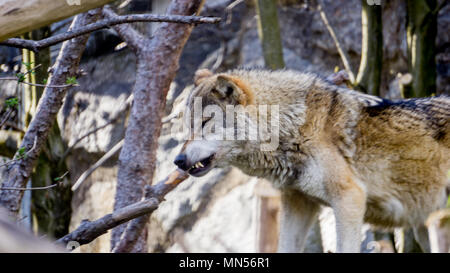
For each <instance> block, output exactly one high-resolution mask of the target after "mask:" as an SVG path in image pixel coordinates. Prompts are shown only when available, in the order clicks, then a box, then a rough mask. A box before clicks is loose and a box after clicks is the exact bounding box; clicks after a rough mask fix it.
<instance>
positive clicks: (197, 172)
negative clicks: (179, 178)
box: [188, 154, 215, 176]
mask: <svg viewBox="0 0 450 273" xmlns="http://www.w3.org/2000/svg"><path fill="white" fill-rule="evenodd" d="M214 156H215V154H212V155H211V156H209V157H207V158H205V159H203V160H200V161H198V162H196V163H195V164H194V165H192V166H191V167H190V168H189V170H188V172H189V174H190V175H193V176H202V175H205V174H206V173H207V172H208V171H209V170H210V169H212V161H213V159H214Z"/></svg>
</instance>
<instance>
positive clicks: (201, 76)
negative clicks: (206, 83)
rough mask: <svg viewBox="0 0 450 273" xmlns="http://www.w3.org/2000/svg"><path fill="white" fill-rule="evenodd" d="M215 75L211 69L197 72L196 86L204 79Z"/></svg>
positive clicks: (195, 76) (195, 77)
mask: <svg viewBox="0 0 450 273" xmlns="http://www.w3.org/2000/svg"><path fill="white" fill-rule="evenodd" d="M212 75H213V73H212V72H211V70H209V69H199V70H197V71H195V75H194V84H195V85H196V86H197V85H199V84H200V83H201V82H202V81H203V80H204V79H206V78H208V77H211V76H212Z"/></svg>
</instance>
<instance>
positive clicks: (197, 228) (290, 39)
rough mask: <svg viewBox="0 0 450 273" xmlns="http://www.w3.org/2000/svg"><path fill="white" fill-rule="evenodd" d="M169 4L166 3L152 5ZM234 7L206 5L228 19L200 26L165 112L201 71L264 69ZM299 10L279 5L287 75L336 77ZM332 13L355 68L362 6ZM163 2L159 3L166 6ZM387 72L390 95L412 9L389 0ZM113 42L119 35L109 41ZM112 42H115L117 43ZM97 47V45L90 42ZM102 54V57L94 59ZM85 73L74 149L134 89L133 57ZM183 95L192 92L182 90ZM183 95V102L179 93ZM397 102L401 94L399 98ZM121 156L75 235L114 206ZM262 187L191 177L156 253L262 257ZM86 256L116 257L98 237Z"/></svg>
mask: <svg viewBox="0 0 450 273" xmlns="http://www.w3.org/2000/svg"><path fill="white" fill-rule="evenodd" d="M154 2H164V1H154ZM231 2H233V1H230V0H228V1H227V0H216V1H207V2H206V4H205V7H204V11H203V14H205V15H213V16H222V17H224V20H223V22H222V23H221V24H220V25H219V26H206V25H200V26H197V27H196V28H195V29H194V31H193V33H192V35H191V37H190V39H189V41H188V43H187V45H186V47H185V49H184V53H183V56H182V58H181V61H180V70H179V72H178V74H177V77H176V80H175V81H174V83H173V84H172V87H171V91H170V93H169V97H168V105H167V109H166V110H167V113H166V114H169V113H170V111H171V110H172V106H173V105H175V106H176V105H177V103H176V102H175V103H174V101H175V100H176V99H177V98H181V97H182V96H183V95H184V94H185V92H188V90H187V89H185V87H186V86H189V85H190V84H191V83H192V77H193V73H194V72H195V71H196V70H197V69H199V68H212V69H213V70H215V71H223V70H226V69H230V68H234V67H239V66H248V67H254V66H263V65H264V63H263V58H262V56H261V52H262V50H261V46H260V44H259V40H258V36H257V32H256V20H255V13H254V11H253V7H252V6H251V5H250V4H248V3H247V1H244V3H241V4H239V5H237V6H236V7H234V9H233V10H232V17H231V23H230V24H227V23H226V21H227V20H226V17H227V15H226V13H225V12H224V10H225V8H226V6H227V5H229V4H230V3H231ZM283 2H288V3H291V2H296V3H300V4H294V5H287V6H280V8H279V19H280V27H281V30H282V38H283V46H284V58H285V63H286V65H287V67H288V68H292V69H297V70H303V71H305V70H307V71H312V72H316V73H319V74H321V75H323V76H328V75H329V74H330V73H332V72H333V71H334V69H335V67H336V66H339V67H341V68H342V64H341V61H340V59H339V55H338V53H337V50H336V48H335V45H334V43H333V41H332V39H331V37H330V35H329V33H328V32H327V30H326V28H325V27H324V25H323V23H322V21H321V20H320V16H319V14H318V13H317V12H316V11H315V10H314V7H313V6H308V4H307V3H308V2H309V1H283ZM323 2H324V5H323V7H324V9H325V12H326V13H327V15H328V17H329V20H330V23H331V24H332V26H333V27H334V29H335V31H336V33H337V35H338V38H339V39H340V41H341V43H342V46H343V48H344V49H345V50H346V51H347V53H348V55H349V56H350V60H351V64H352V67H353V69H354V70H357V68H358V65H359V60H360V52H361V42H360V39H361V16H360V3H359V0H351V1H344V0H339V1H336V0H326V1H323ZM162 4H163V3H158V6H161V5H162ZM448 9H449V7H448V5H447V7H446V8H445V9H444V10H442V11H441V12H440V14H439V32H438V33H439V35H438V36H439V37H438V40H437V44H438V49H439V55H438V71H439V78H438V93H447V94H449V92H450V90H449V86H450V85H449V79H450V74H449V59H450V55H449V54H450V52H449V46H448V45H449V44H450V40H449V39H450V38H449V35H448V34H449V33H450V29H449V28H450V27H449V26H450V24H449V23H448V22H449V21H450V12H448ZM383 25H384V43H385V47H384V50H385V52H384V74H383V87H382V88H383V94H387V93H388V87H389V84H390V83H391V82H392V81H393V80H395V78H396V75H397V73H404V72H406V71H407V64H406V60H407V59H406V32H405V3H404V1H400V0H395V1H388V2H387V3H386V4H385V5H384V6H383ZM108 35H111V33H109V34H108ZM111 39H112V40H114V39H113V38H108V40H109V41H112V40H111ZM91 44H94V45H95V44H96V43H91ZM89 52H95V49H93V51H89ZM83 60H84V61H83V63H82V64H81V66H82V68H83V69H84V70H85V71H86V72H87V75H86V76H84V77H82V78H80V80H79V82H80V87H77V88H76V89H74V90H72V91H71V92H70V94H69V95H68V97H67V99H66V102H65V105H64V108H63V110H62V111H61V113H60V115H59V120H58V122H59V124H60V127H61V128H62V131H63V132H64V139H65V140H66V141H67V143H68V144H69V146H70V145H72V144H73V143H75V142H76V140H77V139H78V138H80V137H81V136H83V135H84V134H86V133H87V132H88V131H89V130H92V128H94V127H99V126H102V125H103V124H105V123H107V122H108V121H109V120H110V119H111V118H113V117H115V116H117V115H118V114H119V113H117V109H118V108H120V107H119V106H120V105H121V104H123V103H124V101H125V100H126V98H127V97H128V95H129V94H130V90H131V88H132V85H133V82H134V71H135V70H134V69H135V58H134V56H133V54H132V53H131V52H130V51H129V50H128V49H124V50H121V51H112V53H109V54H107V55H96V54H93V53H92V54H90V55H89V56H88V57H85V58H84V59H83ZM183 90H184V92H182V91H183ZM180 94H181V95H180ZM393 96H395V94H394V95H393ZM124 123H125V113H123V114H121V116H120V118H119V119H118V120H117V121H116V122H114V123H113V124H111V125H109V126H107V127H105V128H104V129H102V130H99V131H98V132H96V133H94V134H91V135H90V136H88V137H86V138H84V139H83V140H81V141H80V142H78V143H77V144H76V146H75V148H74V150H73V152H72V153H71V155H70V156H69V158H68V165H69V167H70V173H71V175H72V176H71V179H72V180H73V182H74V181H76V179H77V178H78V177H79V176H80V175H81V174H82V173H83V172H84V171H85V170H86V169H87V168H89V166H91V165H92V164H93V163H94V162H95V161H96V160H98V159H99V158H100V157H101V155H102V154H104V153H105V152H106V151H108V150H109V149H111V147H113V146H114V144H115V143H117V142H118V141H119V140H120V139H121V138H123V136H124ZM177 126H179V121H178V120H177V119H173V120H172V121H171V122H170V123H167V124H165V125H164V127H163V130H162V135H161V137H160V139H159V143H160V146H159V150H158V162H157V167H156V168H157V170H156V173H155V177H154V182H156V181H159V180H161V179H162V178H163V177H165V176H166V175H167V174H168V173H169V172H170V171H172V170H173V169H174V165H173V163H172V161H173V159H174V158H175V155H176V154H177V153H178V152H179V150H180V148H181V143H182V137H181V136H180V135H177V134H173V130H172V129H173V128H175V127H177ZM116 161H117V155H116V156H115V157H114V158H112V159H110V160H109V161H108V162H106V163H105V164H104V165H103V166H102V167H101V168H99V169H97V170H96V171H95V172H94V173H93V174H92V175H91V176H90V178H89V179H87V180H86V181H85V182H84V183H83V185H82V186H81V187H80V188H79V189H78V190H77V191H76V192H75V193H74V198H73V202H72V209H73V217H72V222H71V229H74V228H76V227H77V226H78V225H79V223H80V221H81V220H82V219H91V220H92V219H97V218H99V217H101V216H103V215H104V214H106V213H109V212H110V211H111V210H112V208H113V202H114V191H115V182H116V174H117V167H116V165H115V163H116ZM258 183H260V182H259V181H258V179H255V178H252V177H248V176H246V175H244V174H242V173H241V172H240V171H239V170H237V169H234V168H228V169H217V170H213V171H211V172H210V173H209V174H208V175H206V176H205V177H202V178H198V179H192V178H189V179H188V180H187V181H185V182H183V183H182V184H181V185H180V186H179V187H178V188H176V189H175V190H174V191H173V192H171V193H169V194H168V195H167V197H166V201H165V202H164V203H163V204H162V205H161V206H160V208H159V209H158V210H157V211H155V213H154V214H153V215H152V217H151V222H150V224H149V232H148V234H149V236H148V245H149V251H152V252H257V251H260V247H259V245H258V242H259V240H260V238H259V237H258V230H259V228H260V227H259V225H260V223H259V222H258V213H257V211H258V207H257V206H258V200H259V198H261V197H260V196H258V194H257V193H256V191H255V188H256V187H257V185H258ZM333 221H334V219H333V214H332V212H331V211H330V210H329V209H325V210H324V211H323V213H322V214H321V216H320V225H319V224H318V225H316V227H315V228H314V229H313V230H312V231H311V234H310V236H309V243H308V246H307V249H306V250H307V251H309V252H322V251H325V252H328V251H334V250H335V234H334V224H333ZM362 232H363V233H364V234H365V235H366V237H365V238H366V239H365V245H364V246H363V251H366V252H370V251H373V250H371V249H369V247H368V245H369V242H370V241H372V240H374V235H373V234H372V233H371V232H370V231H369V230H368V228H366V229H365V230H364V231H362ZM80 251H82V252H108V251H109V234H105V235H103V236H101V237H99V238H98V239H97V240H95V241H94V242H92V243H91V244H89V245H86V246H83V247H81V250H80Z"/></svg>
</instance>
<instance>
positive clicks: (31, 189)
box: [0, 171, 69, 191]
mask: <svg viewBox="0 0 450 273" xmlns="http://www.w3.org/2000/svg"><path fill="white" fill-rule="evenodd" d="M68 173H69V172H68V171H67V172H66V173H64V174H63V175H62V176H60V177H58V181H59V182H57V183H55V184H53V185H49V186H45V187H32V188H14V187H4V188H3V187H0V190H8V191H36V190H48V189H51V188H54V187H56V186H59V185H61V184H62V183H63V182H64V180H62V179H63V178H64V177H65V176H66V175H67V174H68Z"/></svg>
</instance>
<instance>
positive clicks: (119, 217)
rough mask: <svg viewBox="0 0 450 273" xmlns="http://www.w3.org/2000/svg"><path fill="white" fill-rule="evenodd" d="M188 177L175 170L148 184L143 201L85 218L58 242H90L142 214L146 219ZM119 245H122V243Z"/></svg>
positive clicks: (81, 243)
mask: <svg viewBox="0 0 450 273" xmlns="http://www.w3.org/2000/svg"><path fill="white" fill-rule="evenodd" d="M188 177H189V175H188V174H187V173H185V172H184V171H182V170H179V169H177V170H175V171H173V172H172V173H171V174H170V175H169V176H167V177H166V178H165V179H164V180H162V181H161V182H159V183H158V184H156V185H154V186H149V185H147V186H146V189H145V197H144V198H143V200H142V201H139V202H136V203H133V204H131V205H128V206H126V207H123V208H121V209H118V210H115V211H114V212H113V213H110V214H107V215H105V216H103V217H102V218H100V219H98V220H95V221H92V222H90V221H87V220H83V221H82V222H81V224H80V226H79V227H78V228H77V229H76V230H74V231H72V232H71V233H69V234H67V235H66V236H64V237H62V238H60V239H59V240H58V243H62V244H67V243H69V242H70V241H76V242H78V243H79V244H80V245H83V244H88V243H90V242H92V241H93V240H94V239H95V238H97V237H99V236H100V235H102V234H104V233H106V232H107V231H108V230H110V229H112V228H114V227H116V226H118V225H120V224H123V223H125V222H127V221H130V220H132V219H135V218H138V217H139V216H142V215H146V217H145V219H148V217H150V213H151V212H153V211H154V210H156V209H157V208H158V206H159V204H160V203H161V202H162V201H164V196H165V195H166V194H167V193H168V192H170V191H171V190H173V189H174V188H175V187H176V186H177V185H178V184H180V183H181V182H183V181H184V180H186V178H188ZM121 243H122V242H121ZM124 243H125V242H124ZM124 243H123V244H124ZM118 246H119V247H120V245H118Z"/></svg>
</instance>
